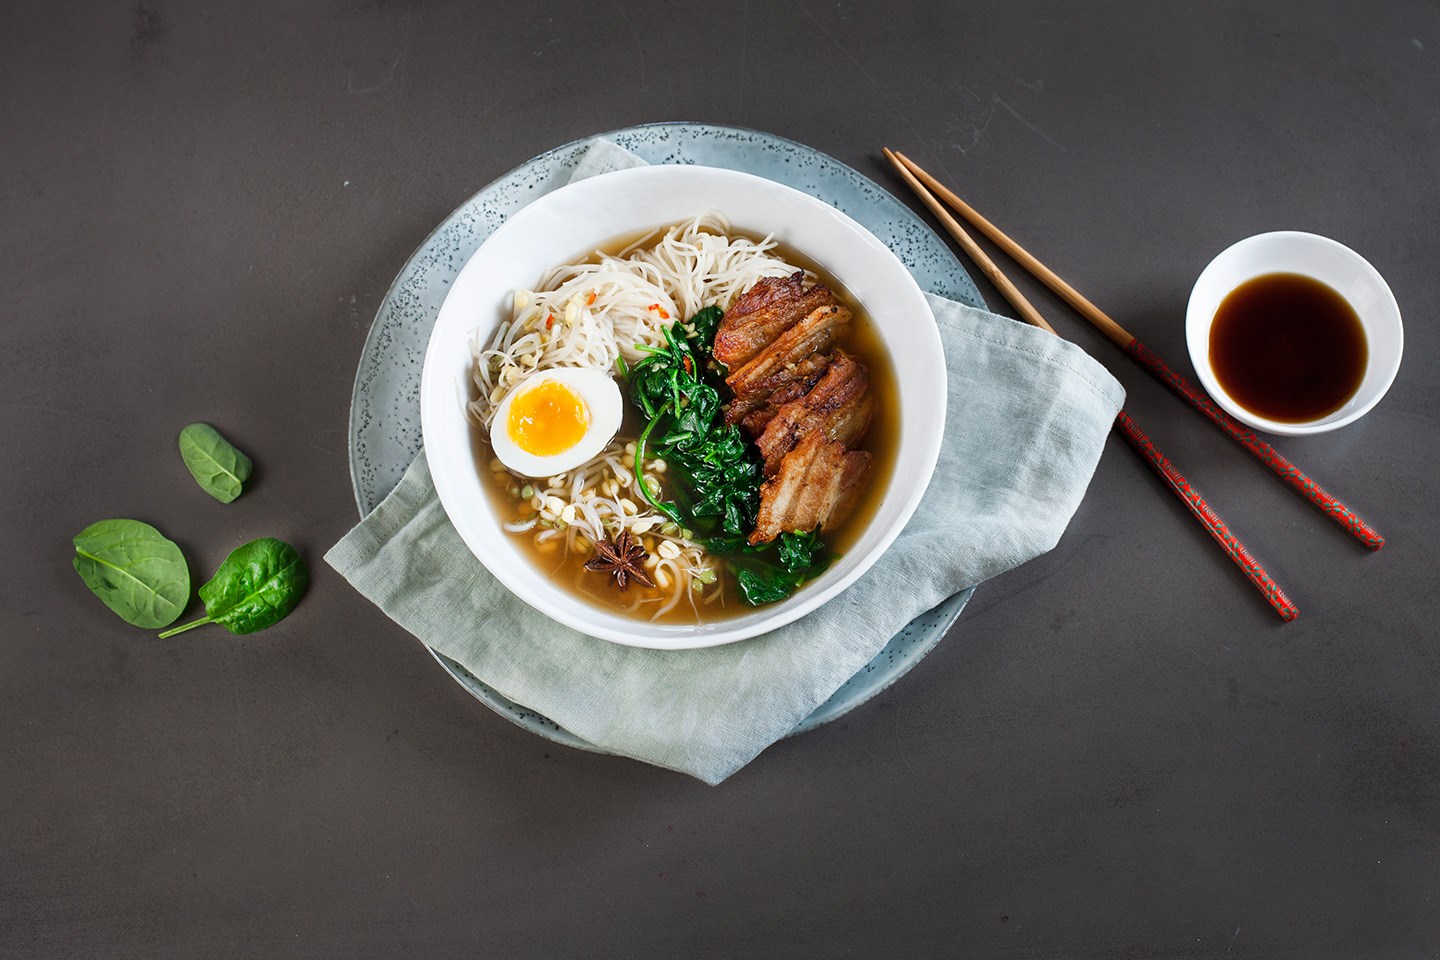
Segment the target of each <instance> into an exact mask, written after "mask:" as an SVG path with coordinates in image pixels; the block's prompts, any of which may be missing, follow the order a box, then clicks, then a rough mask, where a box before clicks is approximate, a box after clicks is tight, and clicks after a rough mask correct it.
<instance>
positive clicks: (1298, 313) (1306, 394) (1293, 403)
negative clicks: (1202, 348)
mask: <svg viewBox="0 0 1440 960" xmlns="http://www.w3.org/2000/svg"><path fill="white" fill-rule="evenodd" d="M1369 353H1370V350H1369V344H1368V342H1367V341H1366V338H1365V327H1364V325H1363V324H1362V323H1361V321H1360V317H1359V316H1358V315H1357V314H1356V312H1355V309H1354V307H1352V306H1351V305H1350V303H1349V301H1347V300H1346V299H1345V298H1344V297H1343V296H1341V295H1340V294H1339V293H1338V292H1337V291H1336V290H1335V289H1333V288H1332V287H1330V286H1329V285H1327V284H1325V283H1322V282H1320V281H1319V280H1316V279H1314V278H1312V277H1307V276H1304V275H1302V274H1298V273H1267V274H1264V275H1262V276H1258V277H1255V278H1254V279H1251V280H1248V281H1246V282H1245V283H1242V284H1241V285H1240V286H1238V287H1236V288H1235V289H1234V290H1232V291H1231V292H1230V293H1229V295H1227V296H1226V297H1225V299H1224V300H1222V301H1221V302H1220V306H1219V307H1218V308H1217V309H1216V311H1215V319H1214V321H1213V323H1212V324H1211V327H1210V366H1211V369H1212V370H1213V371H1214V373H1215V379H1216V380H1218V381H1219V383H1220V386H1221V387H1223V388H1224V390H1225V392H1226V393H1228V394H1229V395H1230V397H1231V398H1232V399H1233V400H1234V401H1235V402H1236V403H1238V404H1239V405H1240V406H1242V407H1244V408H1245V409H1247V410H1249V411H1251V412H1252V413H1254V414H1255V415H1257V416H1260V417H1264V418H1266V419H1268V420H1274V421H1276V422H1280V423H1305V422H1308V421H1312V420H1319V419H1320V418H1322V417H1326V416H1329V415H1330V414H1332V413H1334V412H1335V411H1336V410H1339V409H1340V408H1341V407H1342V406H1344V405H1345V403H1346V402H1347V401H1348V400H1349V399H1350V398H1351V397H1353V396H1354V395H1355V392H1356V391H1357V390H1358V389H1359V388H1360V384H1361V381H1363V380H1364V379H1365V369H1366V365H1367V363H1368V360H1369Z"/></svg>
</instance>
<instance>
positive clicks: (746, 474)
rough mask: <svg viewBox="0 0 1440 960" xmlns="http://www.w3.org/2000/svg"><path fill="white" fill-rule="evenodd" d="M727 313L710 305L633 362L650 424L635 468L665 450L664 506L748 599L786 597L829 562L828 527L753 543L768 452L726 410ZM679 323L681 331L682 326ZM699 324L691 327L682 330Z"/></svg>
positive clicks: (638, 401) (653, 494)
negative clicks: (722, 348)
mask: <svg viewBox="0 0 1440 960" xmlns="http://www.w3.org/2000/svg"><path fill="white" fill-rule="evenodd" d="M721 317H722V313H721V311H720V309H719V308H718V307H706V308H705V309H704V310H701V311H700V312H699V313H697V314H695V316H694V317H693V318H691V321H690V322H689V323H688V324H685V325H684V327H680V326H679V325H678V324H677V325H672V326H670V327H668V328H667V329H666V330H665V345H664V346H663V347H655V348H650V354H649V356H647V357H645V359H643V360H641V361H640V362H639V363H637V364H635V365H634V367H632V368H630V369H629V370H628V374H629V380H630V399H631V400H632V402H634V404H635V405H636V406H637V407H639V408H640V411H641V412H642V413H643V414H644V415H645V418H646V420H647V423H646V424H645V429H644V430H643V431H642V432H641V434H640V438H639V440H638V441H637V442H636V444H635V475H636V476H644V472H643V468H644V462H645V460H646V458H647V457H651V456H658V457H660V458H661V459H663V460H664V461H665V463H666V465H667V467H668V468H669V475H670V476H671V477H672V478H673V480H674V482H672V483H671V484H670V491H669V493H670V496H671V498H672V499H670V500H661V499H660V497H659V493H658V491H652V490H650V489H649V488H648V486H647V485H646V484H644V483H642V484H641V485H640V487H641V493H642V494H643V495H644V496H645V499H646V500H648V501H649V502H650V505H651V506H652V507H654V508H655V509H656V510H657V511H659V512H660V513H663V514H664V515H665V516H667V517H669V518H670V519H671V520H673V521H674V522H675V523H678V524H680V525H681V526H682V527H687V528H689V529H690V530H693V531H695V532H696V533H697V534H698V539H700V540H701V541H702V542H704V544H705V548H706V550H708V551H709V552H710V553H713V554H716V555H717V556H721V557H723V558H724V559H725V562H726V564H727V565H728V566H729V567H730V569H731V571H732V572H733V573H734V574H735V579H736V583H737V584H738V585H739V588H740V598H741V599H742V600H743V601H744V602H745V603H747V604H750V605H752V606H759V605H760V604H763V603H773V602H774V601H776V600H783V599H784V598H785V597H788V596H789V595H790V594H792V593H794V592H795V590H796V589H797V588H798V587H799V586H800V585H801V584H802V583H804V582H805V581H806V580H810V579H813V578H814V577H816V576H819V575H820V573H821V572H823V571H824V569H825V568H826V566H828V565H829V563H830V557H829V554H828V553H827V552H826V550H825V545H824V543H823V542H822V541H821V539H820V537H819V534H817V533H814V532H795V533H783V534H781V535H780V537H779V538H777V539H776V540H775V541H773V542H771V543H769V544H764V545H762V546H759V547H752V546H750V545H749V543H747V540H746V538H747V537H748V536H749V534H750V532H751V531H752V530H754V529H755V516H756V513H757V512H758V510H759V508H760V485H761V483H763V482H764V476H763V472H762V461H761V459H760V455H759V453H758V452H757V451H756V450H755V447H754V445H753V444H750V443H747V442H746V441H745V438H744V437H743V436H742V435H741V433H740V428H739V427H737V426H734V425H727V424H726V423H725V422H724V418H723V417H721V415H720V412H721V393H720V391H721V389H722V388H723V383H724V381H723V378H722V373H721V371H720V370H719V369H717V367H718V365H717V364H716V363H715V362H714V361H713V359H711V357H710V350H711V347H712V346H713V344H714V341H715V332H716V330H717V329H718V328H719V325H720V320H721ZM677 328H678V329H679V330H680V331H681V333H677ZM685 330H688V331H690V332H689V334H688V335H683V331H685Z"/></svg>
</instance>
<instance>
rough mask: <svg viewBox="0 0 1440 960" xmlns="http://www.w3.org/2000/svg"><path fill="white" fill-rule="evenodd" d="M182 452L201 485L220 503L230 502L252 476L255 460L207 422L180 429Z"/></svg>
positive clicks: (186, 464)
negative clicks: (252, 460)
mask: <svg viewBox="0 0 1440 960" xmlns="http://www.w3.org/2000/svg"><path fill="white" fill-rule="evenodd" d="M180 456H181V457H182V458H183V459H184V461H185V466H186V467H188V468H189V470H190V475H191V476H192V477H194V478H195V482H196V483H198V484H200V489H201V490H204V491H205V492H206V493H208V494H210V496H212V497H214V498H215V499H216V500H219V501H220V502H221V503H230V502H231V501H232V500H234V499H235V498H236V497H238V496H240V492H241V491H242V490H243V489H244V487H245V481H246V480H249V479H250V471H251V470H252V469H254V464H252V463H251V462H250V458H249V457H247V456H245V454H243V453H241V452H240V451H239V450H237V449H235V447H234V446H233V445H232V444H231V443H230V442H229V441H228V440H226V439H225V438H224V437H222V436H220V431H218V430H216V429H215V428H214V427H212V426H210V424H208V423H192V424H190V425H189V426H188V427H186V428H185V429H183V430H181V431H180Z"/></svg>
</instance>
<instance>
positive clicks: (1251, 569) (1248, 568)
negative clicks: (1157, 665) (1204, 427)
mask: <svg viewBox="0 0 1440 960" xmlns="http://www.w3.org/2000/svg"><path fill="white" fill-rule="evenodd" d="M1115 426H1116V427H1117V428H1118V429H1119V431H1120V435H1121V436H1122V437H1124V438H1125V439H1126V440H1128V441H1130V445H1131V446H1132V447H1134V448H1135V451H1136V452H1137V453H1139V454H1140V456H1141V457H1143V458H1144V459H1145V462H1146V463H1148V464H1150V466H1151V467H1153V468H1154V469H1155V472H1156V473H1158V474H1159V475H1160V477H1161V479H1163V480H1164V481H1165V484H1166V486H1168V487H1169V488H1170V489H1171V490H1172V491H1174V493H1175V495H1176V496H1177V497H1179V498H1180V500H1181V502H1182V503H1184V504H1185V506H1186V507H1187V508H1188V509H1189V510H1190V512H1191V513H1192V514H1194V515H1195V519H1196V520H1199V521H1200V524H1201V526H1203V527H1204V528H1205V529H1206V531H1208V532H1209V534H1210V536H1212V537H1214V538H1215V542H1216V543H1218V544H1220V547H1221V548H1222V549H1223V550H1224V551H1225V552H1226V553H1227V554H1229V556H1230V559H1231V560H1234V561H1235V565H1236V566H1238V567H1239V568H1240V569H1241V571H1243V572H1244V574H1245V576H1247V577H1249V578H1250V582H1251V583H1253V584H1254V585H1255V589H1256V590H1259V591H1260V593H1261V595H1262V596H1264V597H1265V599H1266V600H1267V601H1269V603H1270V606H1272V607H1274V608H1275V612H1276V613H1278V614H1280V619H1281V620H1286V621H1289V620H1294V619H1295V618H1296V617H1298V616H1299V615H1300V610H1299V608H1297V607H1296V606H1295V604H1294V603H1292V602H1291V601H1290V598H1289V597H1287V596H1286V595H1285V591H1284V590H1281V589H1280V585H1279V584H1278V583H1276V582H1275V581H1274V580H1272V579H1270V575H1269V574H1268V573H1266V572H1265V568H1264V567H1262V566H1260V562H1259V561H1258V560H1256V559H1255V557H1254V556H1252V555H1251V553H1250V551H1249V550H1247V549H1245V544H1243V543H1241V542H1240V540H1239V538H1238V537H1236V536H1235V535H1234V534H1233V533H1231V532H1230V528H1229V527H1227V526H1226V525H1225V521H1224V520H1221V519H1220V517H1219V515H1218V514H1216V513H1215V511H1214V510H1212V509H1211V508H1210V504H1208V503H1206V502H1205V498H1204V497H1202V496H1200V494H1199V493H1197V492H1196V491H1195V488H1194V487H1192V486H1190V482H1189V481H1188V480H1186V479H1185V476H1184V475H1183V474H1182V473H1181V472H1180V471H1179V470H1177V469H1175V465H1174V464H1173V463H1171V462H1170V461H1169V459H1167V458H1166V456H1165V454H1163V453H1161V452H1160V450H1159V448H1157V447H1156V446H1155V444H1154V442H1153V441H1151V439H1150V438H1149V437H1147V436H1145V434H1144V432H1143V431H1141V429H1140V428H1139V427H1138V426H1136V425H1135V421H1134V420H1132V419H1130V415H1129V414H1128V413H1126V412H1125V411H1124V410H1121V411H1120V415H1119V416H1118V417H1116V418H1115Z"/></svg>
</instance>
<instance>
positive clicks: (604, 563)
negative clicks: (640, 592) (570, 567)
mask: <svg viewBox="0 0 1440 960" xmlns="http://www.w3.org/2000/svg"><path fill="white" fill-rule="evenodd" d="M648 556H650V555H649V554H648V553H646V552H645V548H644V547H642V546H640V544H638V543H636V542H635V538H634V537H632V536H630V531H629V530H621V531H620V533H619V534H617V535H616V537H615V539H614V540H601V541H599V542H598V543H596V544H595V556H594V557H592V558H591V559H589V560H586V561H585V569H586V570H594V571H595V572H596V573H608V574H610V576H612V577H614V578H615V586H617V587H619V588H620V589H621V590H628V589H630V581H631V580H634V581H635V582H636V583H641V584H644V585H645V586H647V587H653V586H655V581H654V580H651V579H650V574H648V573H646V572H645V558H646V557H648Z"/></svg>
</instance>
